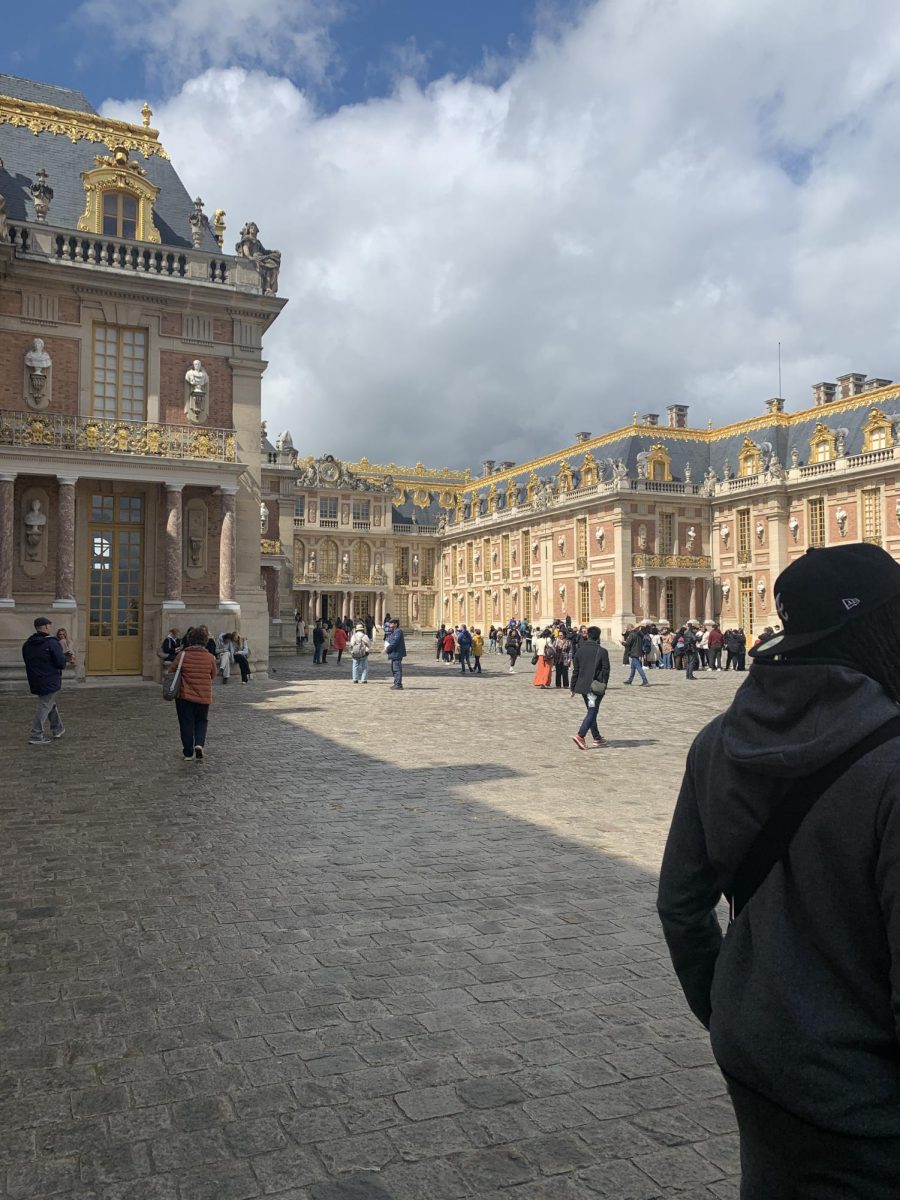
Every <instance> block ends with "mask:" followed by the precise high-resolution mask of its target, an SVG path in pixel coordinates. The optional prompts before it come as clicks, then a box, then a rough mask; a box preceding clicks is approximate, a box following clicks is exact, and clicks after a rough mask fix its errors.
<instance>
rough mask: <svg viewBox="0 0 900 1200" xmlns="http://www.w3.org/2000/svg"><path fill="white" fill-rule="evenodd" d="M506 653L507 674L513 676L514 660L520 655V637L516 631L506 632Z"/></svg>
mask: <svg viewBox="0 0 900 1200" xmlns="http://www.w3.org/2000/svg"><path fill="white" fill-rule="evenodd" d="M506 653H507V654H508V655H509V673H510V675H514V674H515V670H516V660H517V659H518V657H519V655H520V654H521V653H522V635H521V633H519V631H518V629H508V630H507V631H506Z"/></svg>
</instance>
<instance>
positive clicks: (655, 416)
mask: <svg viewBox="0 0 900 1200" xmlns="http://www.w3.org/2000/svg"><path fill="white" fill-rule="evenodd" d="M643 421H644V424H645V425H658V424H659V413H644V417H643Z"/></svg>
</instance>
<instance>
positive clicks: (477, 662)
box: [472, 654, 481, 675]
mask: <svg viewBox="0 0 900 1200" xmlns="http://www.w3.org/2000/svg"><path fill="white" fill-rule="evenodd" d="M472 670H473V671H475V672H477V674H479V675H480V674H481V655H480V654H476V655H475V666H474V667H473V668H472Z"/></svg>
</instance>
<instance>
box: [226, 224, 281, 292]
mask: <svg viewBox="0 0 900 1200" xmlns="http://www.w3.org/2000/svg"><path fill="white" fill-rule="evenodd" d="M234 251H235V254H237V256H238V258H249V259H252V260H253V261H254V262H255V263H256V265H257V268H258V270H259V287H260V291H261V292H262V294H263V295H264V296H275V295H277V293H278V272H279V271H280V270H281V251H280V250H267V249H266V248H265V246H264V245H263V244H262V242H261V241H260V240H259V226H258V225H257V224H256V222H255V221H248V222H247V224H246V225H245V226H244V227H243V229H242V230H241V239H240V241H239V242H237V243H236V245H235V247H234Z"/></svg>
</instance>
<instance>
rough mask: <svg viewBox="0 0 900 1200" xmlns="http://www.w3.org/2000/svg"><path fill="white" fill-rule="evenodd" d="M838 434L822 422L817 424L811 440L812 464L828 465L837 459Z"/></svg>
mask: <svg viewBox="0 0 900 1200" xmlns="http://www.w3.org/2000/svg"><path fill="white" fill-rule="evenodd" d="M836 443H837V434H835V433H833V432H832V431H831V430H830V429H829V428H828V426H827V425H825V424H824V423H823V422H822V421H819V422H818V423H817V424H816V427H815V429H814V430H813V434H812V437H811V438H810V439H809V451H810V462H814V463H826V462H831V460H832V459H833V458H836V457H837V448H836Z"/></svg>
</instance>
